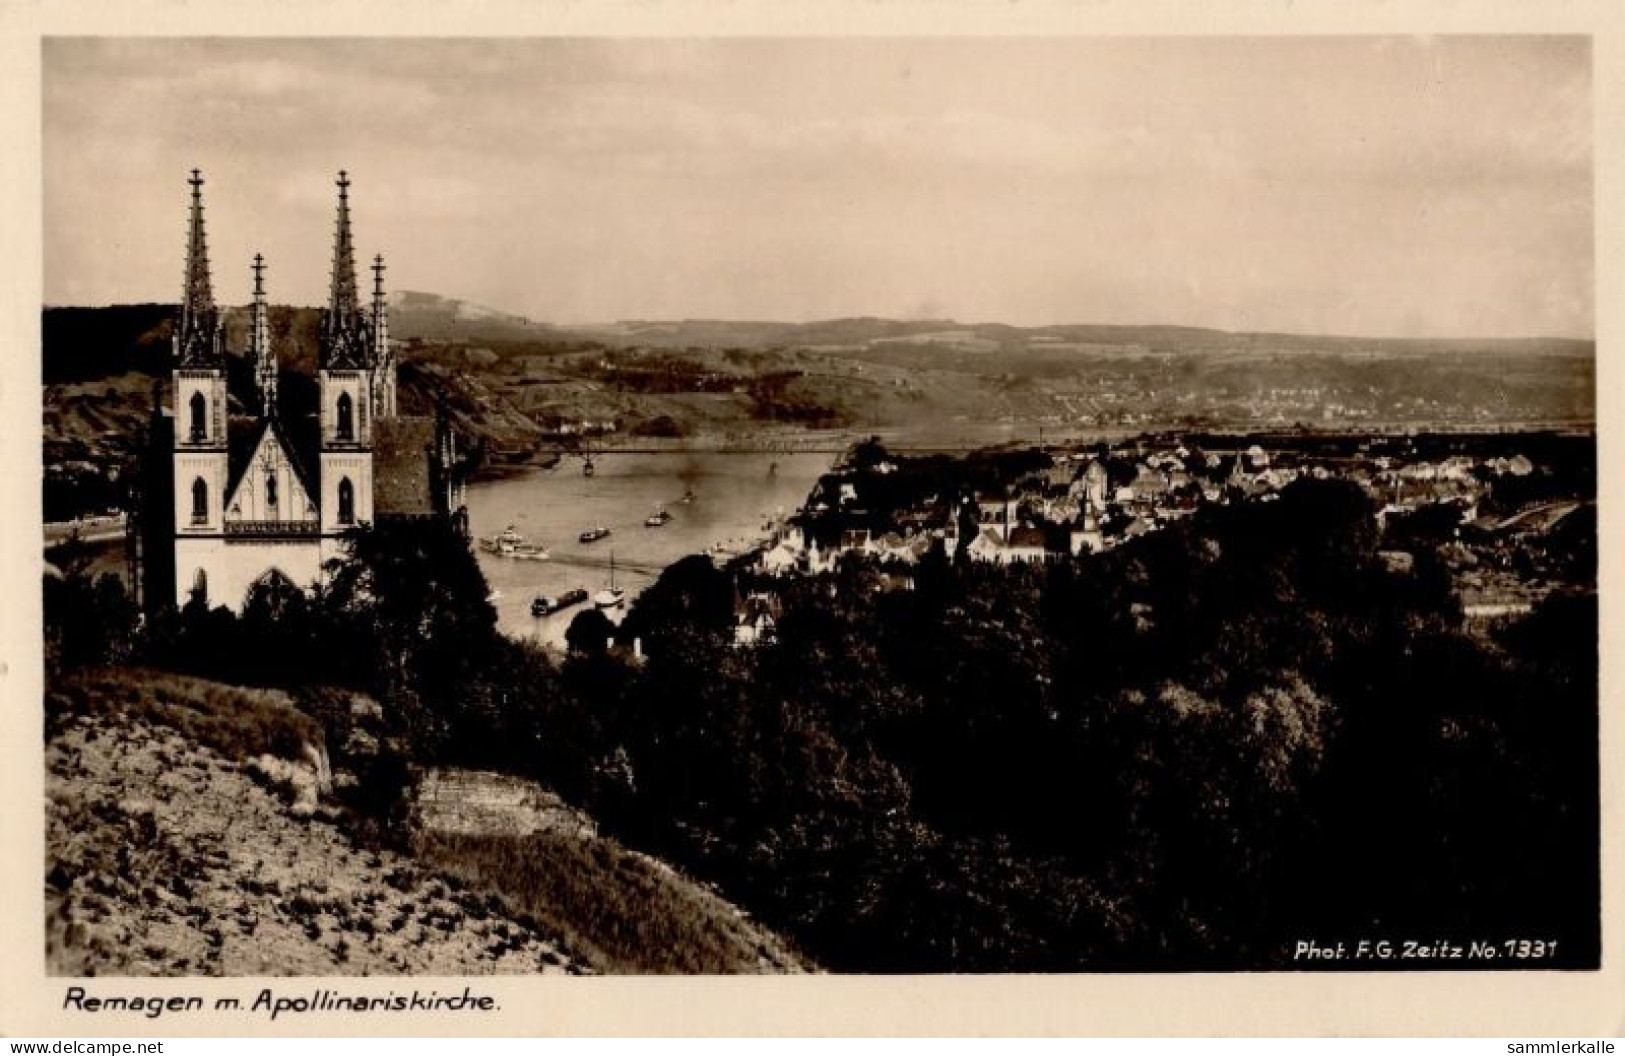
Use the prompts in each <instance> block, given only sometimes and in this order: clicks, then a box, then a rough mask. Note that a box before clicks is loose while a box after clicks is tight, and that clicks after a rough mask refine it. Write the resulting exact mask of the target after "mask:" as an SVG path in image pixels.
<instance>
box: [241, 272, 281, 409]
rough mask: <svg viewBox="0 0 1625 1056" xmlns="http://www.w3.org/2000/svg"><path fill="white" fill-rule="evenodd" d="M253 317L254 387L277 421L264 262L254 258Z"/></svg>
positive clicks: (263, 406) (250, 349)
mask: <svg viewBox="0 0 1625 1056" xmlns="http://www.w3.org/2000/svg"><path fill="white" fill-rule="evenodd" d="M253 269H254V315H253V318H252V319H251V320H250V322H249V338H248V342H249V343H248V356H249V362H250V363H251V364H252V365H253V367H254V387H255V388H256V389H258V390H259V394H260V407H261V409H262V410H263V411H264V413H265V416H266V417H267V418H274V417H276V412H277V400H276V385H277V362H276V354H275V353H274V352H272V351H271V322H270V317H269V316H270V313H269V310H268V309H267V307H266V304H265V258H264V257H263V256H261V255H260V254H258V253H256V254H254V264H253Z"/></svg>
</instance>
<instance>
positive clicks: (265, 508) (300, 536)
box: [137, 170, 467, 611]
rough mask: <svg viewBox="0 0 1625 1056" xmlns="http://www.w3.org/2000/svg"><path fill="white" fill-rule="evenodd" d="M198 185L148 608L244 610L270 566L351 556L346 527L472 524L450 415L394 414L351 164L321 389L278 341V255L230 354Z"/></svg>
mask: <svg viewBox="0 0 1625 1056" xmlns="http://www.w3.org/2000/svg"><path fill="white" fill-rule="evenodd" d="M190 184H191V188H192V200H191V211H190V217H189V222H188V236H187V251H186V277H185V284H184V289H183V293H182V299H181V305H180V311H179V314H178V317H177V319H176V323H175V332H174V338H173V355H174V364H173V366H174V373H173V387H172V390H171V391H172V393H173V400H172V403H171V406H170V408H169V411H168V413H167V414H165V413H164V412H163V411H162V409H161V404H160V403H159V402H158V401H155V414H154V420H153V429H152V431H151V435H150V436H149V444H150V445H151V447H152V451H151V454H152V455H153V456H156V457H153V458H151V459H150V460H149V466H148V471H147V475H146V487H145V489H144V491H145V492H146V494H145V497H144V498H145V501H143V502H142V503H141V510H140V516H141V522H142V523H141V524H140V526H139V528H138V529H137V530H138V531H139V533H140V537H141V539H140V544H139V547H138V550H139V552H140V555H141V556H140V562H139V564H140V574H139V577H138V581H139V583H140V587H141V590H142V594H143V598H144V602H145V605H146V607H147V608H148V609H149V611H152V610H155V609H157V608H161V607H163V606H166V605H169V604H174V605H177V606H183V605H185V604H186V603H187V602H188V601H191V600H192V599H194V598H198V599H201V600H203V601H204V602H205V603H207V604H208V605H210V606H216V605H225V606H228V607H230V608H233V609H240V608H241V607H242V605H243V602H244V600H245V598H246V597H247V595H248V592H249V590H250V589H251V588H252V587H254V586H255V585H256V584H257V583H260V582H262V581H265V580H267V579H268V578H270V577H277V576H280V577H283V578H284V579H286V580H287V581H288V582H290V583H292V584H293V585H295V586H298V587H301V588H306V587H310V586H313V585H315V584H316V583H318V582H319V581H320V579H321V577H322V575H323V568H324V566H325V565H326V563H327V562H328V561H329V560H330V559H332V558H335V557H340V556H342V555H343V553H344V551H345V544H344V536H345V533H347V532H349V531H351V530H352V529H354V528H356V527H358V526H360V525H365V524H368V523H371V522H376V521H380V520H385V519H388V518H447V519H450V520H452V521H453V522H454V523H455V524H457V526H458V527H459V529H460V530H463V531H464V532H465V534H466V516H467V515H466V511H465V509H464V506H463V495H462V484H461V479H460V475H459V474H458V472H457V451H456V445H455V438H454V436H453V434H452V432H451V430H450V428H449V426H448V425H447V423H446V421H445V418H444V415H436V416H432V417H431V416H422V417H413V416H407V415H402V414H399V413H398V410H397V403H396V362H395V358H394V353H393V350H392V348H391V345H390V340H389V319H388V307H387V303H386V300H385V296H384V285H383V279H384V262H383V258H382V257H381V256H379V257H375V258H374V262H373V265H372V273H373V288H372V298H371V303H370V304H368V305H367V306H365V307H363V305H362V304H361V298H360V293H359V291H358V288H357V284H356V263H355V249H354V244H353V237H352V234H351V229H350V198H349V189H350V180H349V177H348V175H347V174H346V173H343V172H340V173H339V177H338V217H337V221H336V224H335V231H334V239H333V262H332V272H331V281H330V289H329V295H328V303H327V306H326V308H325V309H324V310H323V311H322V313H321V317H320V323H319V326H318V333H317V341H316V345H317V361H316V379H315V382H316V384H315V393H314V398H313V399H312V398H311V395H310V386H309V385H308V383H307V384H305V385H303V386H290V385H285V384H284V381H285V380H288V379H285V378H284V376H283V371H282V364H281V362H280V361H279V355H278V349H277V348H276V347H274V346H273V342H272V339H271V334H272V327H271V323H270V310H269V308H268V306H267V303H266V293H265V277H266V270H267V269H266V263H265V260H264V259H263V258H262V257H261V256H259V255H257V254H256V255H255V257H254V261H253V264H252V265H251V270H252V273H253V301H252V304H251V306H250V309H249V319H248V326H247V341H246V348H241V349H239V350H237V351H238V354H237V355H232V354H230V353H228V351H227V348H226V344H227V341H226V333H227V328H226V326H225V322H224V319H223V318H222V312H221V311H220V309H218V308H217V307H216V305H215V301H214V293H213V286H212V279H211V275H210V269H209V256H208V246H207V242H206V239H205V234H204V222H203V178H202V175H201V174H200V173H199V172H198V171H197V170H193V172H192V176H191V180H190ZM234 377H235V378H236V380H237V385H236V386H235V387H234V386H233V384H232V380H233V378H234ZM298 380H301V381H302V380H305V379H298ZM290 388H294V389H299V390H301V392H302V393H303V395H302V398H301V396H300V394H299V393H289V392H288V391H286V390H288V389H290ZM239 390H240V391H239ZM163 448H167V451H162V452H160V449H163ZM164 461H167V463H168V464H167V465H162V464H161V463H162V462H164ZM165 470H167V472H165ZM166 478H167V479H166ZM164 492H167V494H163V493H164Z"/></svg>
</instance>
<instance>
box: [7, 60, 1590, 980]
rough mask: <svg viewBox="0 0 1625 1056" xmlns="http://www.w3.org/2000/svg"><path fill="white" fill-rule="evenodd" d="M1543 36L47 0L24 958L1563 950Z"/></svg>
mask: <svg viewBox="0 0 1625 1056" xmlns="http://www.w3.org/2000/svg"><path fill="white" fill-rule="evenodd" d="M1592 54H1593V51H1592V42H1591V40H1590V39H1589V38H1587V37H1584V36H1561V35H1555V36H1554V35H1541V36H1536V35H1496V36H1492V35H1480V36H1465V35H1464V36H1428V37H1416V36H1396V35H1376V36H1342V37H1336V36H1331V37H1310V36H1275V37H1266V36H1240V37H1237V36H1227V37H1221V36H1194V37H1148V36H1126V37H1081V36H1057V37H1048V38H1045V37H992V36H988V37H962V38H925V37H872V38H826V39H817V38H794V37H761V38H722V37H718V38H698V39H654V38H636V37H629V38H608V37H605V38H588V37H550V38H518V37H490V38H481V39H462V40H453V39H440V38H411V39H408V38H397V39H386V38H379V37H359V38H305V39H295V38H275V37H230V38H228V37H189V38H180V37H163V36H159V37H145V38H134V37H128V38H126V37H95V36H54V37H53V36H47V37H46V38H45V39H44V40H43V41H42V50H41V57H40V58H41V72H42V79H41V92H42V108H41V115H40V118H41V144H42V146H41V150H42V163H43V165H42V176H43V179H42V191H41V205H42V213H41V225H42V226H41V237H42V242H43V256H44V259H43V294H44V303H43V306H42V312H41V316H40V324H39V325H40V338H41V341H40V349H39V368H40V380H41V384H42V390H41V391H42V405H41V413H42V426H43V439H42V464H41V470H42V474H43V491H42V499H41V501H42V514H43V524H42V526H41V527H42V532H43V558H44V574H43V582H42V584H41V589H42V590H43V595H42V604H43V610H42V611H43V658H44V694H43V698H44V699H43V710H44V730H43V735H44V742H43V752H44V755H43V761H44V771H45V777H44V791H45V801H44V813H43V819H42V823H43V829H44V850H45V860H44V862H43V865H42V877H41V882H42V884H43V889H44V899H43V915H44V927H43V933H44V948H43V949H42V950H39V951H38V956H39V957H40V958H41V960H42V962H43V966H44V971H45V973H46V974H47V975H48V976H51V977H54V978H57V979H61V980H68V979H72V978H78V977H102V976H145V977H151V976H159V977H199V976H207V977H230V978H238V977H249V976H254V977H259V976H363V975H365V976H386V977H397V976H399V977H420V976H421V977H448V976H452V977H464V976H474V977H481V976H496V975H503V976H532V975H570V976H585V975H632V974H681V975H732V974H742V973H771V974H831V975H846V974H863V975H875V974H893V973H906V974H911V975H929V976H938V975H949V974H953V975H960V974H967V973H977V974H993V975H999V974H1006V973H1189V972H1198V971H1200V972H1253V971H1270V972H1283V973H1286V972H1320V973H1369V972H1385V971H1396V970H1402V971H1435V970H1448V971H1456V972H1460V971H1483V972H1492V971H1504V970H1518V971H1530V970H1546V971H1550V970H1557V969H1562V970H1570V971H1572V970H1581V971H1584V972H1594V971H1595V970H1596V969H1598V968H1599V967H1600V966H1601V964H1602V945H1603V935H1602V890H1603V887H1602V881H1601V870H1602V864H1601V854H1600V847H1601V840H1602V818H1601V783H1600V777H1599V767H1600V763H1599V757H1600V740H1599V717H1600V715H1599V646H1598V642H1599V625H1598V574H1599V550H1598V538H1599V532H1598V501H1597V500H1598V479H1599V478H1598V446H1597V419H1598V402H1597V398H1598V384H1597V358H1598V357H1597V348H1596V334H1597V323H1596V311H1597V305H1596V303H1595V288H1596V277H1595V274H1594V263H1593V261H1594V254H1595V251H1596V249H1597V246H1596V237H1595V234H1594V231H1595V226H1594V225H1595V216H1594V208H1595V206H1594V159H1593V136H1592V128H1593V70H1592ZM407 982H408V983H409V982H410V980H407ZM325 992H326V991H321V993H325ZM332 999H333V1000H349V998H332ZM317 1000H326V999H317ZM357 1000H366V999H365V998H357ZM334 1007H337V1006H334Z"/></svg>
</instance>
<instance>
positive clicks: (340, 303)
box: [322, 169, 367, 366]
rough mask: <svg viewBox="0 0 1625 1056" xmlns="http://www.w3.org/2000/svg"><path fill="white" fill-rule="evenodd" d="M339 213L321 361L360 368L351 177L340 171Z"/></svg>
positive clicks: (361, 353) (363, 349)
mask: <svg viewBox="0 0 1625 1056" xmlns="http://www.w3.org/2000/svg"><path fill="white" fill-rule="evenodd" d="M338 188H339V210H338V219H337V221H336V222H335V224H334V231H333V278H332V282H331V284H330V287H329V291H328V297H327V314H326V316H325V317H324V318H323V320H322V350H323V352H324V357H323V358H324V360H325V361H326V362H329V363H332V364H334V365H341V366H360V362H359V360H360V359H361V357H363V356H364V355H366V353H367V348H366V343H365V342H364V341H363V340H361V338H362V336H363V335H362V333H361V331H362V329H363V327H364V326H365V323H364V321H363V319H362V317H361V296H360V293H359V292H358V291H357V289H356V281H355V242H354V239H353V237H352V236H351V234H350V175H349V173H347V172H345V171H344V170H342V169H341V170H339V178H338Z"/></svg>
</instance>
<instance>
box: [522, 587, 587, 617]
mask: <svg viewBox="0 0 1625 1056" xmlns="http://www.w3.org/2000/svg"><path fill="white" fill-rule="evenodd" d="M586 600H587V588H586V587H577V588H575V589H574V590H567V591H565V592H564V593H563V594H559V595H557V596H552V595H548V594H538V595H536V598H535V599H534V600H533V601H532V602H531V603H530V614H531V615H532V616H551V615H553V614H554V613H555V612H563V611H564V610H565V609H568V608H569V607H570V606H572V605H580V604H581V603H582V602H584V601H586Z"/></svg>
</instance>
